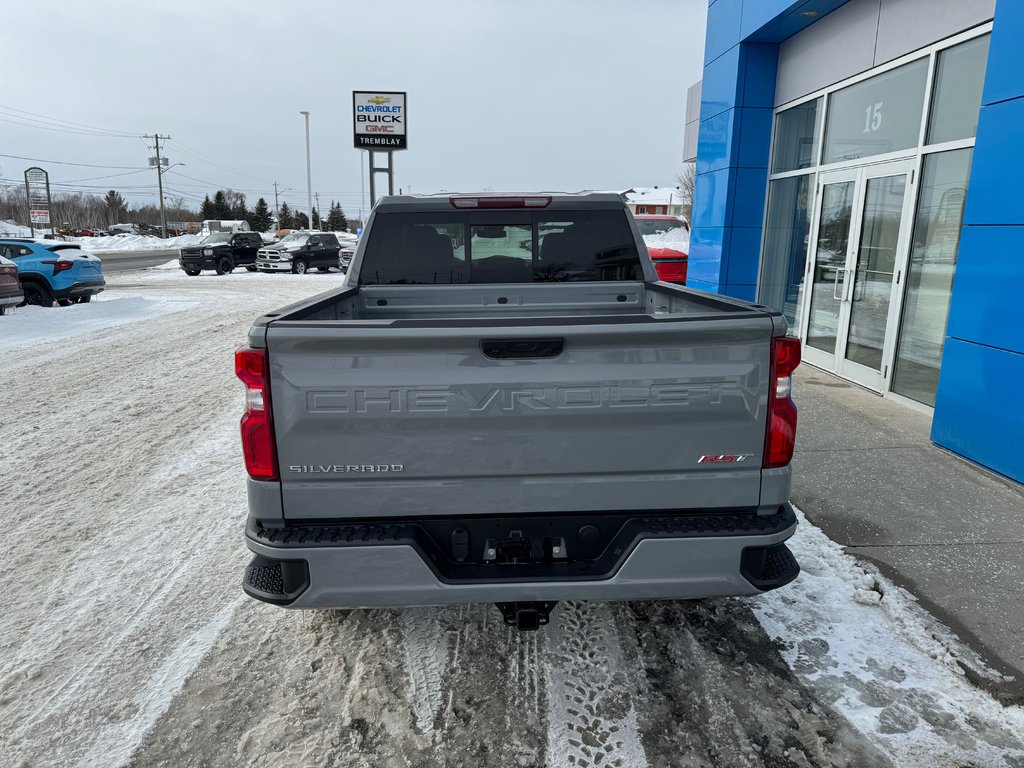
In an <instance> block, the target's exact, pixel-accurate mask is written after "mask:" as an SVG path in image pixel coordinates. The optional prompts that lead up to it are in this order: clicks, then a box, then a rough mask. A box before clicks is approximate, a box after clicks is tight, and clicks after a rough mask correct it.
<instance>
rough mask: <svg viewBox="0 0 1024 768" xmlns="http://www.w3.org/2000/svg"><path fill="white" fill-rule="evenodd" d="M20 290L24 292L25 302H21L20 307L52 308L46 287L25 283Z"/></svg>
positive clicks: (50, 297) (51, 300) (51, 298)
mask: <svg viewBox="0 0 1024 768" xmlns="http://www.w3.org/2000/svg"><path fill="white" fill-rule="evenodd" d="M22 290H23V291H24V292H25V301H23V302H22V306H24V305H25V304H29V305H31V306H33V307H52V306H53V296H52V295H51V294H50V291H49V290H48V289H47V288H46V286H44V285H40V284H39V283H25V284H24V285H23V286H22Z"/></svg>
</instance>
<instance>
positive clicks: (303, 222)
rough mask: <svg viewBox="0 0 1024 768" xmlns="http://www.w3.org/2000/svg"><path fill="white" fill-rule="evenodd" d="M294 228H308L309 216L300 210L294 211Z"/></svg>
mask: <svg viewBox="0 0 1024 768" xmlns="http://www.w3.org/2000/svg"><path fill="white" fill-rule="evenodd" d="M295 228H296V229H309V216H307V215H306V214H305V213H303V212H302V211H296V212H295Z"/></svg>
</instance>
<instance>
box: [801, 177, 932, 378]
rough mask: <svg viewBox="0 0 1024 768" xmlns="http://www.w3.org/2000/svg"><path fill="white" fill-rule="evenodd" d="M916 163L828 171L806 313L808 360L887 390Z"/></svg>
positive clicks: (819, 208) (821, 195)
mask: <svg viewBox="0 0 1024 768" xmlns="http://www.w3.org/2000/svg"><path fill="white" fill-rule="evenodd" d="M912 170H913V162H912V161H901V162H898V163H880V164H877V165H869V166H863V167H860V168H849V169H844V170H841V171H834V172H832V173H826V174H822V175H821V178H820V190H819V194H818V200H817V203H816V206H815V222H816V224H815V228H814V231H813V232H812V242H813V243H814V255H813V258H812V259H810V260H809V269H810V275H809V277H808V283H809V285H810V290H809V291H808V292H807V297H808V298H807V302H808V307H807V311H806V313H805V317H806V321H805V323H806V326H805V329H804V344H805V347H804V349H805V351H804V355H805V357H806V358H807V361H808V362H810V363H812V364H814V365H817V366H819V367H822V368H826V369H828V370H831V371H834V372H836V373H838V374H839V375H840V376H844V377H846V378H849V379H852V380H853V381H856V382H858V383H859V384H862V385H864V386H866V387H869V388H870V389H874V390H876V391H878V392H881V391H882V390H883V388H884V383H885V381H886V380H887V378H888V375H889V368H890V364H891V358H892V347H893V343H894V339H895V333H894V329H895V326H896V317H895V315H896V314H897V309H898V308H897V302H896V301H895V294H896V286H897V283H898V279H899V275H900V273H901V270H902V269H903V265H904V262H905V260H906V253H907V246H908V242H907V241H908V230H909V215H910V201H911V199H912V196H911V195H910V194H909V188H910V181H911V174H912Z"/></svg>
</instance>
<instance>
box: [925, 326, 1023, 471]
mask: <svg viewBox="0 0 1024 768" xmlns="http://www.w3.org/2000/svg"><path fill="white" fill-rule="evenodd" d="M1022 382H1024V355H1018V354H1015V353H1013V352H1006V351H1004V350H1000V349H993V348H992V347H986V346H982V345H980V344H971V343H969V342H964V341H960V340H958V339H947V340H946V348H945V351H944V352H943V356H942V371H941V373H940V375H939V393H938V398H937V400H936V403H935V417H934V419H933V420H932V440H934V441H935V442H936V443H938V444H939V445H941V446H943V447H945V448H948V449H950V450H951V451H956V452H957V453H960V454H963V455H964V456H967V457H968V458H970V459H971V460H973V461H976V462H978V463H979V464H982V465H984V466H986V467H989V468H990V469H994V470H995V471H996V472H1000V473H1002V474H1004V475H1007V476H1009V477H1012V478H1013V479H1014V480H1018V481H1020V482H1024V451H1022V450H1021V436H1022V435H1024V407H1022V405H1021V386H1022Z"/></svg>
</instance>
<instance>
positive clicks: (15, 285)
mask: <svg viewBox="0 0 1024 768" xmlns="http://www.w3.org/2000/svg"><path fill="white" fill-rule="evenodd" d="M24 300H25V292H24V291H22V290H21V281H20V280H19V279H18V265H17V264H15V263H14V262H13V261H11V260H10V259H7V258H4V257H3V256H0V315H4V314H6V313H7V309H8V307H16V306H17V305H18V304H21V302H23V301H24Z"/></svg>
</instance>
